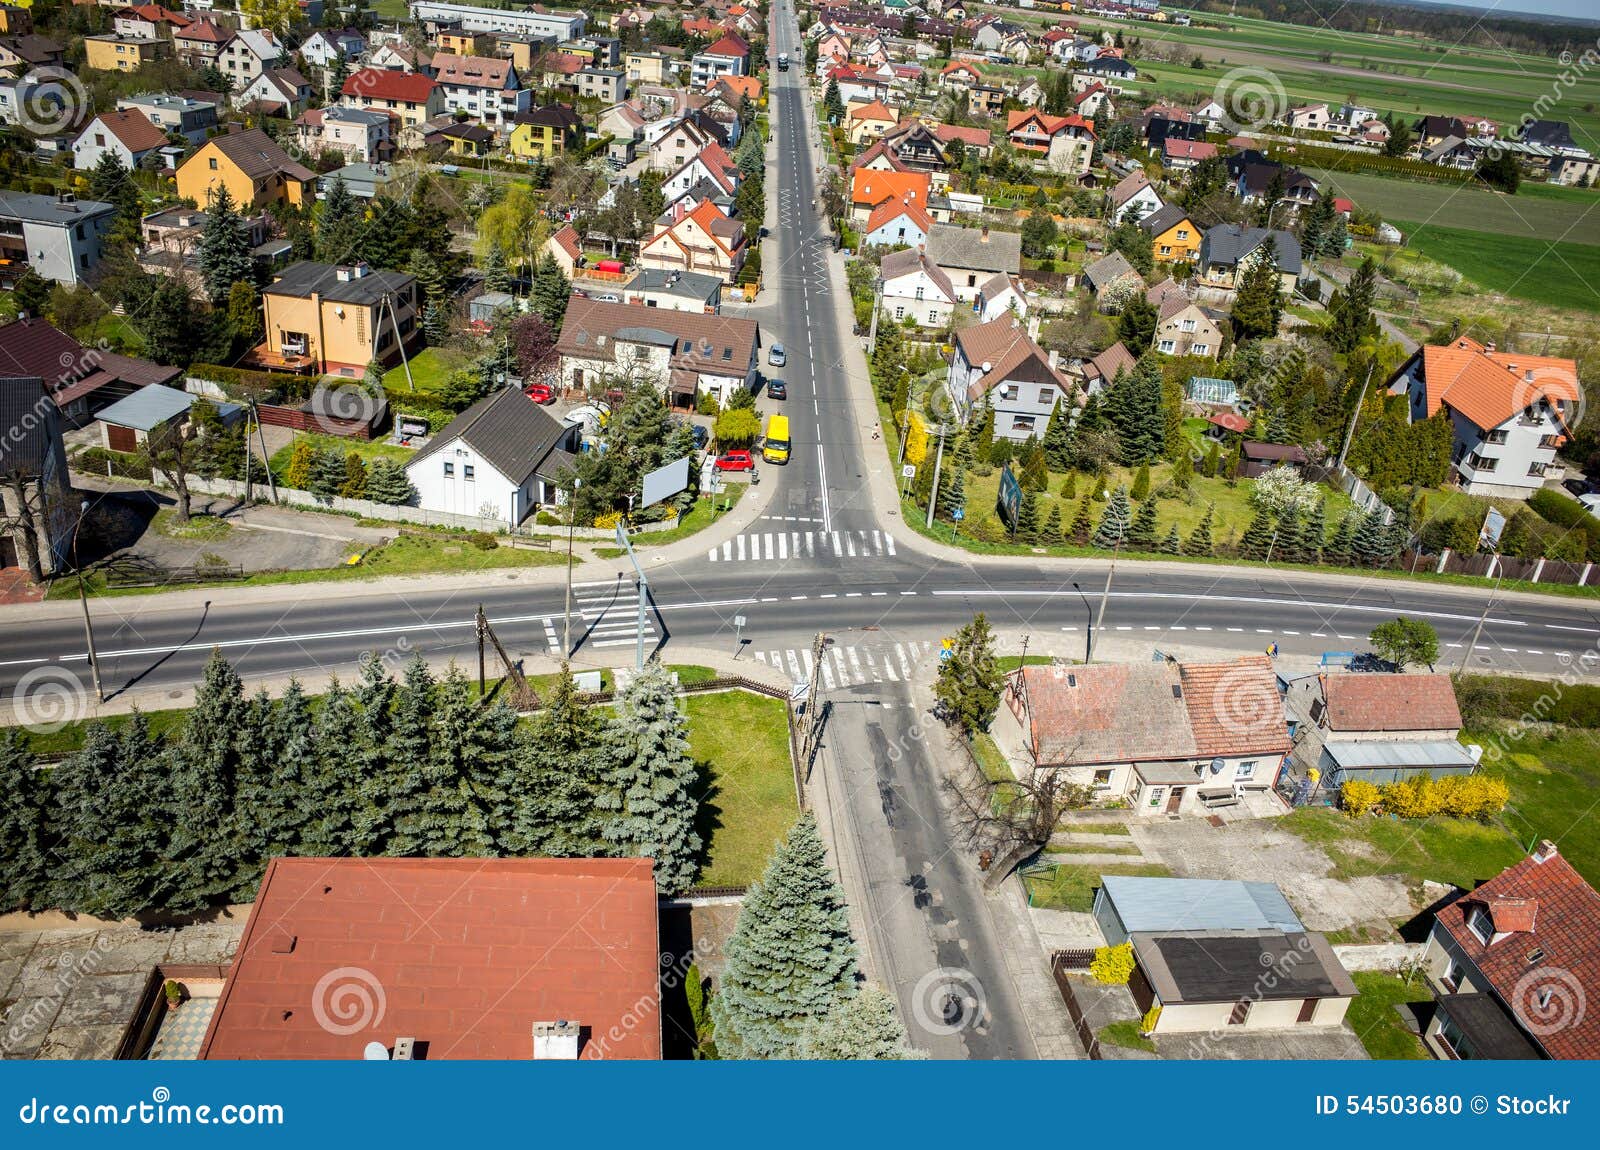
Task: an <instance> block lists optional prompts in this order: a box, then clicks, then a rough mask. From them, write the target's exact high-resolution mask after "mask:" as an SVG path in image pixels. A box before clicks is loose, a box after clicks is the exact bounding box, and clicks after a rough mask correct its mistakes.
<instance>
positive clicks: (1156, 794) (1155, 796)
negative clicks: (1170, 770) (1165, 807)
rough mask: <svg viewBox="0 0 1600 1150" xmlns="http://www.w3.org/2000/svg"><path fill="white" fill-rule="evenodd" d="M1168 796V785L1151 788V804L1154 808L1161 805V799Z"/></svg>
mask: <svg viewBox="0 0 1600 1150" xmlns="http://www.w3.org/2000/svg"><path fill="white" fill-rule="evenodd" d="M1166 797H1167V788H1166V787H1151V788H1150V806H1151V807H1152V808H1155V807H1159V806H1160V805H1161V800H1162V799H1164V798H1166Z"/></svg>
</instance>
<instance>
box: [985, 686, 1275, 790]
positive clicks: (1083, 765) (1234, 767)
mask: <svg viewBox="0 0 1600 1150" xmlns="http://www.w3.org/2000/svg"><path fill="white" fill-rule="evenodd" d="M1003 701H1004V704H1005V705H1004V706H1002V707H1001V708H1000V713H999V715H998V716H997V717H996V719H995V740H996V742H998V743H999V744H1000V746H1001V747H1002V748H1003V749H1005V750H1007V752H1008V756H1009V757H1010V758H1011V760H1012V762H1013V764H1014V769H1018V770H1028V769H1033V770H1041V771H1055V770H1060V771H1066V772H1067V775H1068V778H1069V779H1070V780H1071V781H1072V782H1074V783H1079V784H1082V785H1084V786H1087V787H1091V788H1092V789H1093V793H1094V796H1095V798H1096V799H1097V800H1099V801H1102V802H1114V801H1115V802H1124V803H1127V804H1128V805H1129V806H1130V808H1131V809H1132V811H1133V813H1134V814H1135V815H1138V816H1141V817H1145V818H1158V817H1160V816H1162V815H1192V814H1205V813H1207V812H1209V811H1212V810H1216V809H1218V808H1221V807H1226V806H1234V805H1238V804H1239V803H1241V802H1245V801H1247V800H1248V802H1249V806H1250V808H1251V809H1252V810H1253V811H1258V812H1259V813H1268V811H1269V810H1270V811H1272V812H1276V813H1282V811H1283V810H1284V809H1285V808H1284V806H1283V804H1282V803H1281V802H1279V800H1278V799H1277V798H1276V796H1275V794H1274V792H1273V790H1272V788H1273V784H1274V782H1275V780H1276V778H1277V775H1278V771H1279V768H1280V767H1281V765H1282V763H1283V760H1284V757H1285V756H1286V755H1287V754H1288V753H1289V746H1290V744H1289V730H1288V726H1287V724H1286V723H1285V722H1284V719H1283V705H1282V703H1281V701H1280V700H1279V697H1278V688H1277V681H1276V678H1275V676H1274V675H1273V671H1272V661H1271V660H1270V659H1268V658H1267V657H1266V656H1265V655H1247V656H1243V657H1241V658H1238V659H1235V660H1233V661H1232V662H1227V663H1176V662H1172V661H1167V660H1164V661H1162V662H1160V663H1131V664H1120V663H1095V664H1091V665H1088V666H1060V667H1057V666H1050V667H1025V668H1022V669H1020V670H1017V671H1013V672H1012V673H1011V674H1010V675H1008V676H1007V677H1006V687H1005V693H1004V697H1003Z"/></svg>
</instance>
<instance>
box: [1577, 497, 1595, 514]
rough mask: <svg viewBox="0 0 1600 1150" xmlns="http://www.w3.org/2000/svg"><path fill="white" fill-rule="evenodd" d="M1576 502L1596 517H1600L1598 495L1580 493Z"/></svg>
mask: <svg viewBox="0 0 1600 1150" xmlns="http://www.w3.org/2000/svg"><path fill="white" fill-rule="evenodd" d="M1578 502H1579V503H1581V504H1583V506H1584V508H1585V509H1586V510H1587V511H1588V512H1589V514H1590V515H1593V516H1594V517H1595V518H1596V519H1600V495H1580V496H1578Z"/></svg>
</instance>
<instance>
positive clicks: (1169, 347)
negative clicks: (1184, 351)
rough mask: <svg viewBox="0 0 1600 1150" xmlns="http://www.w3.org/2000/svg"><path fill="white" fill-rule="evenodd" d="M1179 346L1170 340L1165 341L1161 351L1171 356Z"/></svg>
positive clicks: (1162, 343)
mask: <svg viewBox="0 0 1600 1150" xmlns="http://www.w3.org/2000/svg"><path fill="white" fill-rule="evenodd" d="M1177 346H1178V345H1177V344H1176V343H1174V342H1173V341H1172V340H1170V339H1164V340H1162V341H1161V351H1162V353H1163V354H1165V355H1171V354H1172V353H1173V351H1174V350H1175V349H1176V348H1177Z"/></svg>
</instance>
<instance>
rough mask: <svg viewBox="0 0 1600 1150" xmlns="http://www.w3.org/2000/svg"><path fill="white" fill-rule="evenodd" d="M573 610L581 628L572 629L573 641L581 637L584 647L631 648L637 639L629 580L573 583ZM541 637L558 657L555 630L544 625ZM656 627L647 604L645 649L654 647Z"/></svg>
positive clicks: (635, 605)
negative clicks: (581, 621) (544, 638)
mask: <svg viewBox="0 0 1600 1150" xmlns="http://www.w3.org/2000/svg"><path fill="white" fill-rule="evenodd" d="M572 604H573V609H574V610H575V611H576V613H577V614H578V616H579V617H580V618H581V619H582V620H583V624H582V626H581V627H580V626H578V624H577V623H576V622H575V623H574V625H573V635H574V641H576V638H577V636H580V635H581V636H584V637H585V638H584V639H583V645H584V646H586V647H621V646H624V645H632V644H633V643H635V642H637V641H638V636H639V589H638V588H637V587H636V586H635V585H634V584H633V582H632V581H631V580H620V581H616V582H609V581H608V582H599V583H574V584H573V585H572ZM545 637H546V639H547V640H548V641H549V643H550V652H551V654H559V653H560V649H561V646H560V640H559V639H558V638H557V637H556V634H555V628H554V626H552V625H549V624H548V623H547V625H546V627H545ZM656 639H657V636H656V624H655V616H654V613H653V612H652V611H651V610H650V604H649V603H646V604H645V613H644V641H645V645H646V646H647V647H650V646H654V645H655V643H656Z"/></svg>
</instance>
